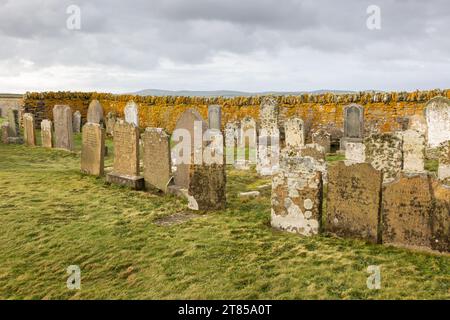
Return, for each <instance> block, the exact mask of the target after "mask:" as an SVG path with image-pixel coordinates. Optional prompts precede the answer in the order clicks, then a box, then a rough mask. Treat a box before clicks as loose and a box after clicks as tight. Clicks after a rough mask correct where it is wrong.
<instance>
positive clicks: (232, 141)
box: [225, 122, 239, 165]
mask: <svg viewBox="0 0 450 320" xmlns="http://www.w3.org/2000/svg"><path fill="white" fill-rule="evenodd" d="M238 137H239V124H238V123H237V122H228V123H227V124H226V125H225V149H226V155H227V159H226V163H227V164H229V165H234V164H235V151H236V146H237V142H238Z"/></svg>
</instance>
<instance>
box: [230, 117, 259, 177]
mask: <svg viewBox="0 0 450 320" xmlns="http://www.w3.org/2000/svg"><path fill="white" fill-rule="evenodd" d="M237 139H238V146H237V160H236V164H235V168H236V169H238V170H249V169H250V166H251V165H254V164H256V159H257V153H258V151H257V147H258V142H257V134H256V121H255V120H254V119H253V118H251V117H245V118H243V119H242V120H241V126H240V130H239V134H238V137H237ZM247 154H248V156H247Z"/></svg>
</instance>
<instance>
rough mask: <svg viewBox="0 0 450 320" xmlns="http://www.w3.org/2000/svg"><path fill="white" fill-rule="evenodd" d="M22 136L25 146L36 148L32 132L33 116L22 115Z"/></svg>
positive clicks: (33, 131)
mask: <svg viewBox="0 0 450 320" xmlns="http://www.w3.org/2000/svg"><path fill="white" fill-rule="evenodd" d="M23 136H24V142H25V144H26V145H27V146H32V147H34V146H36V135H35V130H34V115H33V114H31V113H25V114H24V115H23Z"/></svg>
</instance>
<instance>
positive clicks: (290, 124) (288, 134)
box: [284, 118, 305, 151]
mask: <svg viewBox="0 0 450 320" xmlns="http://www.w3.org/2000/svg"><path fill="white" fill-rule="evenodd" d="M284 134H285V141H286V148H287V149H289V150H293V151H295V150H298V149H300V147H302V146H304V145H305V124H304V122H303V120H302V119H299V118H291V119H288V120H287V121H286V122H285V123H284Z"/></svg>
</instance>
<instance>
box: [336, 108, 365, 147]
mask: <svg viewBox="0 0 450 320" xmlns="http://www.w3.org/2000/svg"><path fill="white" fill-rule="evenodd" d="M363 138H364V108H363V107H362V106H360V105H357V104H351V105H349V106H347V107H345V108H344V137H343V138H342V139H341V150H345V145H346V143H347V142H362V139H363Z"/></svg>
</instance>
